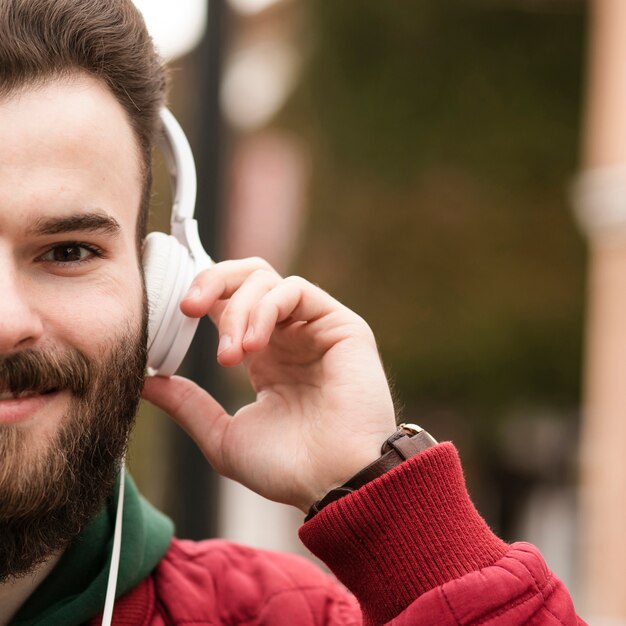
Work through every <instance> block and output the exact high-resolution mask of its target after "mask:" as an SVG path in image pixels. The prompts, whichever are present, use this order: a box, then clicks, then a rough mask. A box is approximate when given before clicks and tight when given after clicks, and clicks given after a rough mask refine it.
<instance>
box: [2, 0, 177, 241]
mask: <svg viewBox="0 0 626 626" xmlns="http://www.w3.org/2000/svg"><path fill="white" fill-rule="evenodd" d="M76 71H83V72H87V73H88V74H91V75H92V76H95V77H97V78H99V79H100V80H102V81H103V82H104V83H105V84H106V85H107V86H108V87H109V89H110V90H111V92H112V93H113V95H114V96H115V97H116V98H117V100H118V102H119V103H120V104H121V105H122V107H123V108H124V110H125V111H126V113H127V115H128V119H129V121H130V123H131V125H132V127H133V129H134V131H135V134H136V137H137V140H138V145H139V148H140V151H141V156H142V160H143V166H144V168H145V171H144V174H145V184H144V189H143V194H142V206H141V207H140V211H139V217H138V222H137V236H138V238H139V239H140V240H141V239H143V237H144V235H145V230H146V222H147V213H148V202H149V198H150V186H151V178H152V177H151V164H152V146H153V144H154V141H155V139H156V137H157V135H158V133H159V132H160V128H161V125H160V121H159V109H160V107H161V106H162V105H163V104H164V100H165V94H166V90H167V76H166V73H165V69H164V66H163V63H162V60H161V58H160V57H159V55H158V54H157V53H156V51H155V48H154V44H153V42H152V39H151V38H150V36H149V35H148V32H147V30H146V26H145V24H144V21H143V18H142V16H141V14H140V13H139V11H138V10H137V8H136V7H135V6H134V4H133V3H132V2H131V0H0V97H2V96H8V95H11V94H12V93H14V92H16V91H19V90H20V89H22V88H24V87H28V86H31V85H36V84H40V83H44V82H45V81H46V80H49V79H51V78H63V77H66V76H71V74H72V73H73V72H76Z"/></svg>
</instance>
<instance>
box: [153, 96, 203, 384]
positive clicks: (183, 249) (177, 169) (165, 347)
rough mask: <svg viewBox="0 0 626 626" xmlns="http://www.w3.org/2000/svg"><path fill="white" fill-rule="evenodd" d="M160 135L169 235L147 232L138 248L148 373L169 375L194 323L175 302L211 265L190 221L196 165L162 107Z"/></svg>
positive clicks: (179, 130)
mask: <svg viewBox="0 0 626 626" xmlns="http://www.w3.org/2000/svg"><path fill="white" fill-rule="evenodd" d="M161 121H162V122H163V128H164V131H165V132H164V135H163V141H162V143H161V144H160V146H159V147H160V149H161V152H162V153H163V155H164V157H165V161H166V164H167V167H168V171H169V174H170V180H171V188H172V198H173V202H172V218H171V232H172V234H171V235H166V234H165V233H158V232H153V233H150V234H149V235H148V236H147V237H146V240H145V243H144V248H143V269H144V275H145V281H146V291H147V293H148V373H149V374H151V375H159V376H171V375H172V374H173V373H174V372H175V371H176V370H177V369H178V367H179V365H180V364H181V362H182V360H183V358H184V356H185V353H186V352H187V350H188V348H189V345H190V344H191V340H192V339H193V336H194V333H195V332H196V328H197V327H198V321H199V320H198V319H193V318H190V317H187V316H186V315H183V313H182V312H181V310H180V302H181V300H182V299H183V297H184V296H185V294H186V293H187V290H188V289H189V287H190V285H191V282H192V281H193V278H194V277H195V276H196V274H198V273H199V272H201V271H202V270H205V269H207V268H209V267H211V265H213V261H212V260H211V257H210V256H209V255H208V254H207V253H206V252H205V250H204V248H203V247H202V243H201V242H200V237H199V235H198V222H197V221H196V220H195V219H193V214H194V208H195V205H196V188H197V181H196V167H195V164H194V160H193V155H192V153H191V148H190V146H189V142H188V141H187V137H185V133H184V132H183V130H182V128H181V127H180V125H179V124H178V122H177V121H176V119H175V118H174V116H173V115H172V114H171V113H170V111H168V110H167V109H165V108H163V109H161Z"/></svg>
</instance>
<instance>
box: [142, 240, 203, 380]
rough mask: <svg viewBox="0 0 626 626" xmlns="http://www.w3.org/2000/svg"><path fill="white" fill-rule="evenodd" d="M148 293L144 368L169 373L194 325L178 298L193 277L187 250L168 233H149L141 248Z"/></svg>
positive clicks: (175, 363) (180, 358)
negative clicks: (146, 350) (146, 359)
mask: <svg viewBox="0 0 626 626" xmlns="http://www.w3.org/2000/svg"><path fill="white" fill-rule="evenodd" d="M142 256H143V258H142V262H143V269H144V280H145V285H146V293H147V296H148V371H149V373H151V374H159V375H161V376H170V375H171V374H173V373H174V372H175V371H176V369H178V366H179V365H180V363H181V361H182V360H183V358H184V356H185V353H186V352H187V349H188V348H189V345H190V343H191V340H192V338H193V335H194V332H195V330H196V327H197V325H198V320H197V319H191V318H188V317H186V316H185V315H183V313H182V312H181V310H180V302H181V300H182V299H183V297H184V296H185V294H186V293H187V290H188V289H189V286H190V285H191V282H192V280H193V277H194V264H193V261H192V259H191V257H190V256H189V252H188V250H187V249H186V248H185V247H184V246H183V245H182V244H181V243H179V242H178V240H177V239H176V238H175V237H173V236H172V235H166V234H165V233H150V234H149V235H148V236H147V237H146V240H145V243H144V248H143V255H142Z"/></svg>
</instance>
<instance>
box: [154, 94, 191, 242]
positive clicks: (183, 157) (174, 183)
mask: <svg viewBox="0 0 626 626" xmlns="http://www.w3.org/2000/svg"><path fill="white" fill-rule="evenodd" d="M160 115H161V122H162V123H163V131H164V132H163V137H162V140H161V141H160V142H159V148H160V149H161V152H162V153H163V156H164V157H165V162H166V164H167V169H168V172H169V175H170V181H171V189H172V195H173V199H172V217H171V225H172V232H173V233H174V234H175V231H176V228H175V224H176V223H177V222H182V221H184V220H186V219H192V218H193V214H194V208H195V206H196V193H197V177H196V166H195V163H194V160H193V154H192V152H191V147H190V145H189V142H188V141H187V137H186V136H185V133H184V132H183V129H182V128H181V127H180V124H179V123H178V122H177V121H176V118H175V117H174V116H173V115H172V113H171V112H170V111H169V109H166V108H165V107H163V108H161V112H160Z"/></svg>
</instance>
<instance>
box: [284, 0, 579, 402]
mask: <svg viewBox="0 0 626 626" xmlns="http://www.w3.org/2000/svg"><path fill="white" fill-rule="evenodd" d="M522 4H523V3H522ZM515 6H516V5H514V4H512V3H507V2H485V1H483V2H478V1H474V2H470V1H468V0H466V1H464V2H451V1H448V2H441V1H436V0H428V1H427V0H422V1H421V2H409V1H408V0H404V1H399V2H394V3H383V2H380V1H377V0H359V2H356V1H354V0H352V1H350V0H342V1H341V2H317V3H311V4H310V11H311V12H312V16H311V19H312V23H313V29H312V34H311V39H312V54H311V57H310V63H309V66H308V68H307V71H306V73H305V76H304V79H303V81H302V86H301V89H300V90H299V92H298V94H297V95H296V97H295V98H294V100H293V102H292V103H291V104H290V107H289V108H288V109H287V110H286V111H285V112H284V115H283V122H284V123H285V124H288V125H291V126H294V127H296V128H297V129H298V130H300V131H301V132H304V133H306V134H307V136H308V137H309V138H310V139H311V145H312V146H313V152H314V164H315V177H314V188H313V191H312V213H311V216H310V223H309V228H308V231H307V236H306V241H305V247H304V250H303V252H302V255H301V259H300V262H299V268H298V270H299V271H302V272H303V273H304V274H305V275H307V276H309V277H311V278H312V279H313V280H315V281H317V282H319V283H320V284H322V285H324V286H325V287H327V288H328V289H329V291H331V292H332V293H333V294H335V295H337V296H338V297H339V298H340V299H342V300H343V301H345V302H346V304H348V305H349V306H351V307H353V308H355V309H356V310H357V311H359V312H360V313H361V314H362V315H363V316H364V317H365V318H366V319H368V321H370V323H371V324H372V326H373V327H374V330H375V331H376V334H377V336H378V338H379V342H380V347H381V352H382V354H383V356H384V358H385V361H386V363H387V365H388V367H389V369H390V370H391V372H392V373H393V375H394V377H395V379H396V386H397V388H398V392H399V395H400V396H401V397H404V398H406V399H407V401H409V402H418V401H419V402H424V401H429V402H435V403H437V402H439V403H446V404H451V405H455V406H457V407H459V408H464V407H465V408H481V410H484V411H486V412H489V411H494V413H497V412H498V411H499V410H501V409H502V408H504V407H506V406H508V405H511V404H515V403H520V402H524V403H527V402H537V403H541V402H548V403H551V404H556V405H562V406H571V405H573V404H575V403H576V402H577V400H578V394H579V382H578V381H579V374H580V360H581V356H580V343H581V318H582V312H581V309H582V306H583V275H584V250H583V245H582V241H581V240H580V238H579V236H578V235H577V233H576V231H575V227H574V225H573V223H572V219H571V217H570V213H569V207H568V200H567V185H568V182H569V179H570V177H571V176H572V174H573V173H574V172H575V169H576V164H577V145H578V133H579V126H580V119H579V117H580V101H581V97H582V88H581V87H582V79H581V66H582V61H583V32H584V28H583V27H584V18H585V16H584V13H583V10H582V5H575V4H571V3H568V4H566V5H564V6H566V7H567V10H561V11H547V10H546V11H543V12H542V11H522V10H515V8H514V7H515ZM517 6H519V5H517ZM545 6H546V7H550V6H553V5H551V4H550V3H545Z"/></svg>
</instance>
